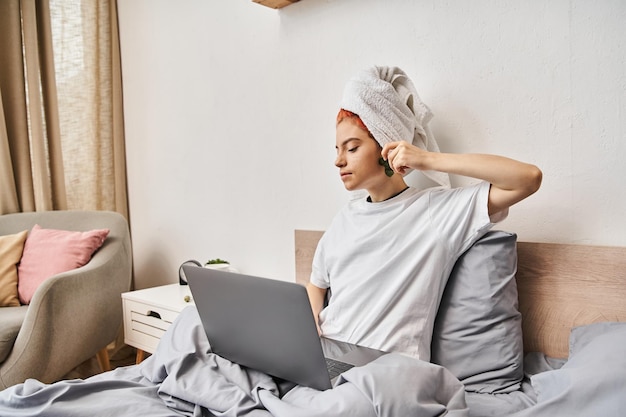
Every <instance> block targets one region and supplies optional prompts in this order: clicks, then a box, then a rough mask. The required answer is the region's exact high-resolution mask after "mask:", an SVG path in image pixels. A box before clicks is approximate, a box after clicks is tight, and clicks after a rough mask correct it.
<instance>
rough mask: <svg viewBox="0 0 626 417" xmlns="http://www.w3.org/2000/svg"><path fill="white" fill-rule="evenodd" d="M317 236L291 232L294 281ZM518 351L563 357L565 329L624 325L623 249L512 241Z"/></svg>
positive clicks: (305, 269) (306, 268) (305, 267)
mask: <svg viewBox="0 0 626 417" xmlns="http://www.w3.org/2000/svg"><path fill="white" fill-rule="evenodd" d="M322 234H323V232H321V231H311V230H296V231H295V252H296V253H295V255H296V281H297V282H299V283H301V284H306V283H307V282H308V281H309V276H310V275H311V263H312V261H313V254H314V253H315V248H316V246H317V242H318V241H319V239H320V238H321V237H322ZM517 256H518V265H517V275H516V280H517V288H518V293H519V308H520V311H521V313H522V323H523V324H522V326H523V333H524V350H525V351H526V352H533V351H536V352H543V353H545V354H546V355H548V356H551V357H555V358H566V357H567V356H568V350H569V333H570V329H571V328H572V327H575V326H581V325H583V324H589V323H595V322H601V321H626V247H609V246H587V245H568V244H555V243H531V242H518V244H517Z"/></svg>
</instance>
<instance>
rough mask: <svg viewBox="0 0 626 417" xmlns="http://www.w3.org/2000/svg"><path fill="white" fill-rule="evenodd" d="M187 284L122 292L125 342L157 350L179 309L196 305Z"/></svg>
mask: <svg viewBox="0 0 626 417" xmlns="http://www.w3.org/2000/svg"><path fill="white" fill-rule="evenodd" d="M190 295H191V293H190V291H189V287H188V286H180V285H178V284H172V285H164V286H160V287H154V288H147V289H144V290H137V291H130V292H127V293H124V294H122V302H123V305H124V342H125V343H126V344H127V345H130V346H134V347H136V348H138V349H140V350H142V351H145V352H149V353H154V351H155V350H156V348H157V346H158V344H159V340H160V339H161V337H162V336H163V335H164V334H165V332H166V331H167V329H168V328H169V327H170V325H171V324H172V323H173V322H174V321H175V320H176V318H177V317H178V315H179V314H180V312H181V311H182V310H183V309H184V308H186V307H188V306H190V305H193V301H190V299H189V296H190Z"/></svg>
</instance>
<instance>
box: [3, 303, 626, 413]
mask: <svg viewBox="0 0 626 417" xmlns="http://www.w3.org/2000/svg"><path fill="white" fill-rule="evenodd" d="M625 353H626V323H599V324H596V325H590V326H585V327H583V328H578V329H574V331H573V332H572V338H571V341H570V357H569V359H568V360H567V361H558V360H552V359H550V358H547V357H545V356H544V355H542V354H539V353H535V354H530V355H528V356H527V357H526V362H525V364H524V365H525V371H526V375H527V378H526V379H525V380H524V383H523V384H522V388H521V389H520V390H519V391H515V392H511V393H507V394H496V395H494V394H477V393H466V392H465V390H464V387H463V385H462V384H461V383H460V382H459V381H458V380H457V379H456V378H455V377H454V376H453V375H452V374H451V373H450V372H449V371H448V370H446V369H445V368H443V367H441V366H438V365H434V364H431V363H427V362H423V361H419V360H416V359H413V358H410V357H407V356H403V355H398V354H388V355H385V356H382V357H380V358H379V359H377V360H376V361H374V362H371V363H370V364H368V365H366V366H363V367H357V368H353V369H351V370H349V371H347V372H346V373H344V374H343V375H342V376H341V377H340V378H339V379H338V380H337V382H336V383H335V385H334V387H333V388H332V389H330V390H327V391H316V390H313V389H310V388H305V387H295V388H293V389H292V390H290V391H289V392H287V393H286V394H285V395H281V387H279V386H278V385H277V383H276V381H275V380H274V379H272V378H271V377H269V376H268V375H265V374H263V373H261V372H257V371H254V370H251V369H246V368H242V367H240V366H238V365H236V364H234V363H231V362H229V361H227V360H225V359H223V358H221V357H219V356H217V355H215V354H213V353H211V349H210V345H209V342H208V341H207V338H206V335H205V333H204V330H203V329H202V325H201V323H200V319H199V317H198V314H197V310H196V309H195V308H194V307H188V308H187V309H185V310H184V311H183V312H182V313H181V314H180V315H179V317H178V319H177V320H176V322H175V323H173V324H172V326H171V327H170V329H169V330H168V331H167V332H166V334H165V335H164V336H163V338H162V339H161V342H160V344H159V346H158V348H157V351H156V352H155V353H154V354H153V355H152V356H150V357H149V358H148V359H146V360H145V361H144V362H142V363H141V364H139V365H133V366H129V367H125V368H118V369H116V370H114V371H111V372H106V373H103V374H100V375H96V376H94V377H91V378H88V379H86V380H67V381H60V382H57V383H54V384H49V385H46V384H43V383H41V382H39V381H36V380H32V379H31V380H27V381H26V382H25V383H24V384H19V385H16V386H13V387H10V388H7V389H5V390H4V391H1V392H0V416H3V417H18V416H19V417H27V416H44V417H46V416H47V417H56V416H58V417H78V416H81V417H83V416H91V417H104V416H107V417H108V416H116V417H123V416H129V417H130V416H132V417H136V416H151V417H162V416H168V417H169V416H225V417H227V416H233V417H234V416H243V417H248V416H252V417H268V416H276V417H317V416H325V417H329V416H337V417H343V416H346V417H347V416H350V417H357V416H358V417H370V416H372V417H374V416H380V417H405V416H421V417H429V416H433V417H434V416H448V417H488V416H499V417H503V416H511V417H530V416H532V417H554V416H589V417H591V416H593V417H595V416H603V417H613V416H614V417H617V416H623V415H624V414H623V412H624V410H626V355H625Z"/></svg>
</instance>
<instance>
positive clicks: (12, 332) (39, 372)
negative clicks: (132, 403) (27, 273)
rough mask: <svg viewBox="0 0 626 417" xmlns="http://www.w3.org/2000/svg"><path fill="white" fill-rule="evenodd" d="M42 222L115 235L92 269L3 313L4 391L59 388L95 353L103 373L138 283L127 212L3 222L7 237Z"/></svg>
mask: <svg viewBox="0 0 626 417" xmlns="http://www.w3.org/2000/svg"><path fill="white" fill-rule="evenodd" d="M35 224H39V225H40V226H41V227H42V228H50V229H61V230H72V231H87V230H92V229H109V230H110V233H109V235H108V237H107V239H106V240H105V242H104V244H103V245H102V247H100V249H98V251H96V253H95V254H94V255H93V257H92V258H91V260H90V261H89V263H88V264H87V265H85V266H83V267H81V268H78V269H75V270H72V271H68V272H65V273H62V274H58V275H55V276H54V277H52V278H49V279H47V280H46V281H44V282H43V284H41V286H39V288H38V289H37V290H36V292H35V294H34V295H33V298H32V300H31V303H30V305H27V306H19V307H0V350H2V349H4V352H0V389H3V388H6V387H8V386H11V385H14V384H18V383H21V382H24V381H25V380H26V379H27V378H35V379H38V380H40V381H42V382H46V383H50V382H54V381H56V380H58V379H60V378H62V377H63V376H64V375H65V374H67V373H68V372H69V371H71V370H72V369H74V368H75V367H76V366H78V365H79V364H81V363H82V362H84V361H85V360H87V359H89V358H92V357H93V356H94V355H97V356H98V362H99V363H100V366H101V368H103V370H107V369H109V359H108V354H107V350H106V347H107V345H108V344H109V343H110V342H111V341H113V340H114V339H115V338H116V336H117V335H118V332H119V330H120V326H121V324H122V300H121V294H122V293H123V292H126V291H128V290H129V289H130V285H131V269H132V258H131V242H130V234H129V229H128V223H127V221H126V219H124V217H123V216H121V215H120V214H118V213H113V212H105V211H48V212H35V213H16V214H6V215H3V216H0V235H8V234H14V233H18V232H20V231H22V230H30V229H31V228H32V226H33V225H35ZM12 341H14V342H12ZM11 345H12V348H11ZM3 357H4V360H2V358H3Z"/></svg>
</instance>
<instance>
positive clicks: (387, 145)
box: [380, 142, 395, 161]
mask: <svg viewBox="0 0 626 417" xmlns="http://www.w3.org/2000/svg"><path fill="white" fill-rule="evenodd" d="M394 148H395V145H394V144H393V142H392V143H385V145H384V146H383V150H382V151H380V156H382V157H383V159H384V160H385V161H388V160H389V152H391V151H392V150H393V149H394Z"/></svg>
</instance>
